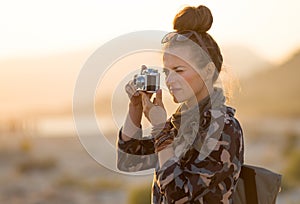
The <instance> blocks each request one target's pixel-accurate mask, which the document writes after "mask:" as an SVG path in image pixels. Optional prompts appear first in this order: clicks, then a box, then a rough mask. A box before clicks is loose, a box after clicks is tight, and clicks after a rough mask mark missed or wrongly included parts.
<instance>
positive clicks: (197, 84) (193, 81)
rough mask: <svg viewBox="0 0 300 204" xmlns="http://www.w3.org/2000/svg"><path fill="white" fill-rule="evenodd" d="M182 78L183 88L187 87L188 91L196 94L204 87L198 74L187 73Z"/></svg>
mask: <svg viewBox="0 0 300 204" xmlns="http://www.w3.org/2000/svg"><path fill="white" fill-rule="evenodd" d="M183 78H184V80H185V86H186V87H189V89H190V91H191V90H193V92H198V91H199V90H201V89H202V87H203V85H204V81H203V79H202V78H201V76H200V75H199V74H198V73H189V74H187V75H185V76H184V77H183Z"/></svg>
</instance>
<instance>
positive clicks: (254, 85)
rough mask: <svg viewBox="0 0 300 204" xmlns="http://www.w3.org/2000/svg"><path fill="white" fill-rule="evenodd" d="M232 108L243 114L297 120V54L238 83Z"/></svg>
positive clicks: (299, 107)
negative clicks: (237, 95)
mask: <svg viewBox="0 0 300 204" xmlns="http://www.w3.org/2000/svg"><path fill="white" fill-rule="evenodd" d="M235 104H236V106H237V107H238V108H239V111H240V112H243V113H245V114H255V115H269V116H274V115H276V116H287V117H300V50H299V51H298V52H296V53H295V54H294V55H293V56H291V58H290V59H288V60H287V61H286V62H284V63H283V64H282V65H280V66H277V67H273V68H269V69H265V70H263V71H261V72H257V73H256V74H254V75H252V76H251V77H249V78H247V79H244V80H241V94H240V96H239V97H238V98H237V99H236V101H235Z"/></svg>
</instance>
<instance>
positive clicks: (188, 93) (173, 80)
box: [163, 49, 208, 105]
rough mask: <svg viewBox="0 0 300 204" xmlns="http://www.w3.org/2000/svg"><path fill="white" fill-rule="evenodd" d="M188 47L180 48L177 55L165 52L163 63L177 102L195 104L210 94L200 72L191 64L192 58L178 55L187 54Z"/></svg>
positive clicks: (167, 83)
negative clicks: (188, 58)
mask: <svg viewBox="0 0 300 204" xmlns="http://www.w3.org/2000/svg"><path fill="white" fill-rule="evenodd" d="M186 51H187V50H186V49H179V50H177V51H176V55H173V54H169V53H164V56H163V63H164V67H165V68H164V71H165V74H166V85H167V87H168V89H169V91H170V93H171V95H172V96H173V100H174V102H176V103H182V102H185V103H186V104H187V105H193V104H195V103H197V102H198V101H200V100H201V99H203V98H205V97H206V96H207V95H208V90H207V88H206V84H205V83H204V80H203V79H202V77H205V76H203V74H201V75H202V77H201V76H200V74H199V73H198V72H197V71H196V70H195V69H194V68H193V67H192V65H190V64H189V63H188V62H190V60H185V59H187V58H184V59H182V58H180V57H178V56H183V55H185V56H189V55H187V52H186Z"/></svg>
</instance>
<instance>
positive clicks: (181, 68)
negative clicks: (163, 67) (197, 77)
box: [174, 67, 184, 73]
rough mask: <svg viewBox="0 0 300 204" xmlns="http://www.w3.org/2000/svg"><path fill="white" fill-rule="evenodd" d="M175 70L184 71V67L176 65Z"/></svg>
mask: <svg viewBox="0 0 300 204" xmlns="http://www.w3.org/2000/svg"><path fill="white" fill-rule="evenodd" d="M174 71H175V72H177V73H178V72H183V71H184V68H183V67H176V68H175V69H174Z"/></svg>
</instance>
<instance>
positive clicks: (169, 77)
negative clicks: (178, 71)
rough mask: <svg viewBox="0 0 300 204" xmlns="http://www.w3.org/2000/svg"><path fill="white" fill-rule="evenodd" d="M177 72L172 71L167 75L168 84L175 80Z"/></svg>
mask: <svg viewBox="0 0 300 204" xmlns="http://www.w3.org/2000/svg"><path fill="white" fill-rule="evenodd" d="M175 77H176V76H175V74H174V72H172V71H170V72H169V74H168V75H167V76H166V79H165V80H166V84H167V86H170V85H172V84H173V83H174V82H175Z"/></svg>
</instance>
